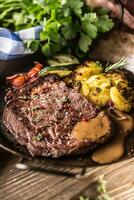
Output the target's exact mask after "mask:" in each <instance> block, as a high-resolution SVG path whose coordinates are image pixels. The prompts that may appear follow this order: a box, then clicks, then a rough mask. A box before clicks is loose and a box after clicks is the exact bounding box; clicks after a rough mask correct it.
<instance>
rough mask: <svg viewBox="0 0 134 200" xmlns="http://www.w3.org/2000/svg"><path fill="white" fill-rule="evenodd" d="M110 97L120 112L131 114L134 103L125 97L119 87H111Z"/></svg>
mask: <svg viewBox="0 0 134 200" xmlns="http://www.w3.org/2000/svg"><path fill="white" fill-rule="evenodd" d="M110 97H111V100H112V102H113V103H114V107H115V108H117V109H118V110H120V111H124V112H129V111H130V110H131V108H132V103H131V100H130V98H127V97H125V95H124V94H123V91H121V90H119V89H118V88H117V87H111V89H110Z"/></svg>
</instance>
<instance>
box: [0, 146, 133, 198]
mask: <svg viewBox="0 0 134 200" xmlns="http://www.w3.org/2000/svg"><path fill="white" fill-rule="evenodd" d="M16 162H19V158H18V157H15V156H13V155H11V154H9V153H7V152H5V151H3V150H0V200H49V199H51V200H70V199H71V200H77V199H79V196H81V195H89V194H90V193H91V190H92V186H93V183H94V182H95V181H96V180H97V179H98V176H99V175H104V177H105V180H106V181H107V186H108V192H109V194H110V196H111V199H112V200H134V158H132V159H128V160H125V161H122V162H118V163H115V164H111V165H107V166H100V167H90V168H87V169H86V175H85V177H83V178H80V179H77V178H74V177H71V176H70V177H67V176H64V175H63V176H59V175H56V174H50V173H42V172H33V171H31V170H19V169H16V168H15V167H14V164H15V163H16ZM30 162H31V161H30ZM79 171H80V169H77V168H74V167H71V168H70V169H68V172H70V173H78V172H79Z"/></svg>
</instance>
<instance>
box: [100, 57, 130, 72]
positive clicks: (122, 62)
mask: <svg viewBox="0 0 134 200" xmlns="http://www.w3.org/2000/svg"><path fill="white" fill-rule="evenodd" d="M125 65H127V59H125V58H124V57H123V58H121V59H120V60H119V61H118V62H117V63H114V64H109V63H108V64H107V65H106V68H105V69H104V71H105V72H109V71H110V70H114V69H122V68H123V67H124V66H125Z"/></svg>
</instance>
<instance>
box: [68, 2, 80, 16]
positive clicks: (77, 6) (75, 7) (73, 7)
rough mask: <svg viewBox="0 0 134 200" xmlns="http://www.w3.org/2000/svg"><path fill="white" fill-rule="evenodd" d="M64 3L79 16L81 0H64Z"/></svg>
mask: <svg viewBox="0 0 134 200" xmlns="http://www.w3.org/2000/svg"><path fill="white" fill-rule="evenodd" d="M66 5H67V6H68V7H69V8H70V9H71V10H73V12H74V13H75V14H76V15H78V16H80V15H81V14H82V7H83V5H84V3H83V1H82V0H73V1H72V0H68V1H66Z"/></svg>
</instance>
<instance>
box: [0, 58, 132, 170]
mask: <svg viewBox="0 0 134 200" xmlns="http://www.w3.org/2000/svg"><path fill="white" fill-rule="evenodd" d="M37 59H38V61H41V60H40V59H39V58H36V60H37ZM22 61H23V63H22ZM32 62H33V59H32V58H28V57H25V59H24V58H23V59H20V60H18V61H17V65H18V67H19V66H21V67H19V71H20V72H22V71H24V67H25V70H28V68H29V66H30V65H31V64H32ZM41 62H42V61H41ZM11 63H12V62H11ZM11 63H10V62H9V64H11ZM26 63H27V64H26ZM0 64H3V65H4V63H2V62H0ZM12 64H13V63H12ZM14 66H15V67H14ZM0 67H1V66H0ZM7 67H10V73H7ZM17 69H18V68H17ZM22 69H23V70H22ZM15 72H16V64H14V65H12V66H11V65H10V66H8V64H7V62H6V66H5V72H4V73H2V72H0V75H1V76H2V77H4V76H5V74H6V75H9V74H14V73H15ZM129 78H130V79H131V80H132V81H133V83H134V75H133V74H131V73H130V75H129ZM6 89H7V86H6V84H5V82H4V79H3V80H2V81H1V83H0V147H1V148H3V149H5V150H6V151H9V152H10V153H12V154H15V155H17V156H20V157H22V158H26V159H30V160H31V159H33V160H34V161H35V160H36V162H39V163H40V166H43V165H44V163H45V164H46V163H47V164H48V165H51V166H68V167H70V166H73V167H88V166H98V164H96V163H94V162H93V161H92V160H91V153H89V154H86V155H82V156H67V157H62V158H58V159H56V158H55V159H54V158H39V157H38V158H32V157H31V156H30V155H29V154H28V152H26V151H25V150H24V149H22V147H21V146H18V145H16V146H15V145H13V144H12V143H11V142H9V141H8V139H7V138H6V137H4V135H5V132H6V129H5V128H4V127H3V124H2V113H3V108H4V105H5V103H4V96H5V94H6ZM131 157H134V132H133V133H132V134H131V135H130V136H129V137H128V138H127V140H126V147H125V154H124V157H123V158H122V159H120V161H121V160H124V159H128V158H131Z"/></svg>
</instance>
